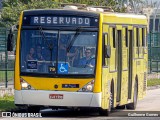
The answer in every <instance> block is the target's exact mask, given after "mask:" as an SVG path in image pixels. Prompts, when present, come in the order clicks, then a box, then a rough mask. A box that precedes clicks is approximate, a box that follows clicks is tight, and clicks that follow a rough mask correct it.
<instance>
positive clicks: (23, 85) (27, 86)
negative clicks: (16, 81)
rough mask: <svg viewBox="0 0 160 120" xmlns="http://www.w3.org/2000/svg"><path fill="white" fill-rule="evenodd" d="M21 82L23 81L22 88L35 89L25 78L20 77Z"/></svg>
mask: <svg viewBox="0 0 160 120" xmlns="http://www.w3.org/2000/svg"><path fill="white" fill-rule="evenodd" d="M20 82H21V88H22V90H30V89H32V90H33V89H34V88H33V87H32V86H31V85H30V84H28V83H27V82H26V81H25V80H24V79H23V78H20Z"/></svg>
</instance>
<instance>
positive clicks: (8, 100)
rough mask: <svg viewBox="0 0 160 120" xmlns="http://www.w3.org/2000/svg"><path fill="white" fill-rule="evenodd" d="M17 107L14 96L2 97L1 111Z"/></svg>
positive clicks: (0, 102) (0, 101)
mask: <svg viewBox="0 0 160 120" xmlns="http://www.w3.org/2000/svg"><path fill="white" fill-rule="evenodd" d="M13 108H16V106H15V105H14V96H7V95H6V96H4V97H3V98H0V111H9V110H11V109H13Z"/></svg>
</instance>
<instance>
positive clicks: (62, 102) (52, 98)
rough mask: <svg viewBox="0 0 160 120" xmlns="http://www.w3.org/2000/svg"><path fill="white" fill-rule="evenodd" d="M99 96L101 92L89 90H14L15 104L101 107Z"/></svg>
mask: <svg viewBox="0 0 160 120" xmlns="http://www.w3.org/2000/svg"><path fill="white" fill-rule="evenodd" d="M57 95H58V96H57ZM101 97H102V96H101V93H89V92H65V91H44V90H20V91H18V90H15V104H16V105H42V106H65V107H101Z"/></svg>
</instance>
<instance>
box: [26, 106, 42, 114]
mask: <svg viewBox="0 0 160 120" xmlns="http://www.w3.org/2000/svg"><path fill="white" fill-rule="evenodd" d="M39 111H40V107H38V106H29V107H28V112H29V113H39Z"/></svg>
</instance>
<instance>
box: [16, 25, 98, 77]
mask: <svg viewBox="0 0 160 120" xmlns="http://www.w3.org/2000/svg"><path fill="white" fill-rule="evenodd" d="M47 28H49V29H47ZM54 28H56V29H54ZM63 28H65V29H63ZM68 28H69V29H68ZM23 30H39V27H38V26H27V27H26V26H22V29H21V30H20V34H21V32H22V31H23ZM43 30H57V31H58V34H59V33H60V31H67V30H68V31H75V30H76V27H74V28H73V27H72V28H71V27H59V28H57V27H45V29H43ZM82 31H83V32H97V46H96V51H95V52H96V55H97V54H98V41H99V39H98V38H99V31H98V28H96V27H94V29H93V28H90V27H87V28H84V29H83V28H82ZM21 37H22V35H20V45H19V46H20V49H19V52H21V45H22V40H21V39H22V38H21ZM58 39H59V38H58ZM97 59H98V58H97V57H96V60H95V63H96V64H95V70H94V73H93V74H64V75H63V74H46V73H28V72H22V71H21V54H20V57H19V61H20V63H19V64H20V65H19V67H20V75H21V76H32V77H44V76H45V77H54V78H56V77H59V78H67V77H73V78H74V77H76V78H84V77H86V78H93V77H95V74H96V66H97Z"/></svg>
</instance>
